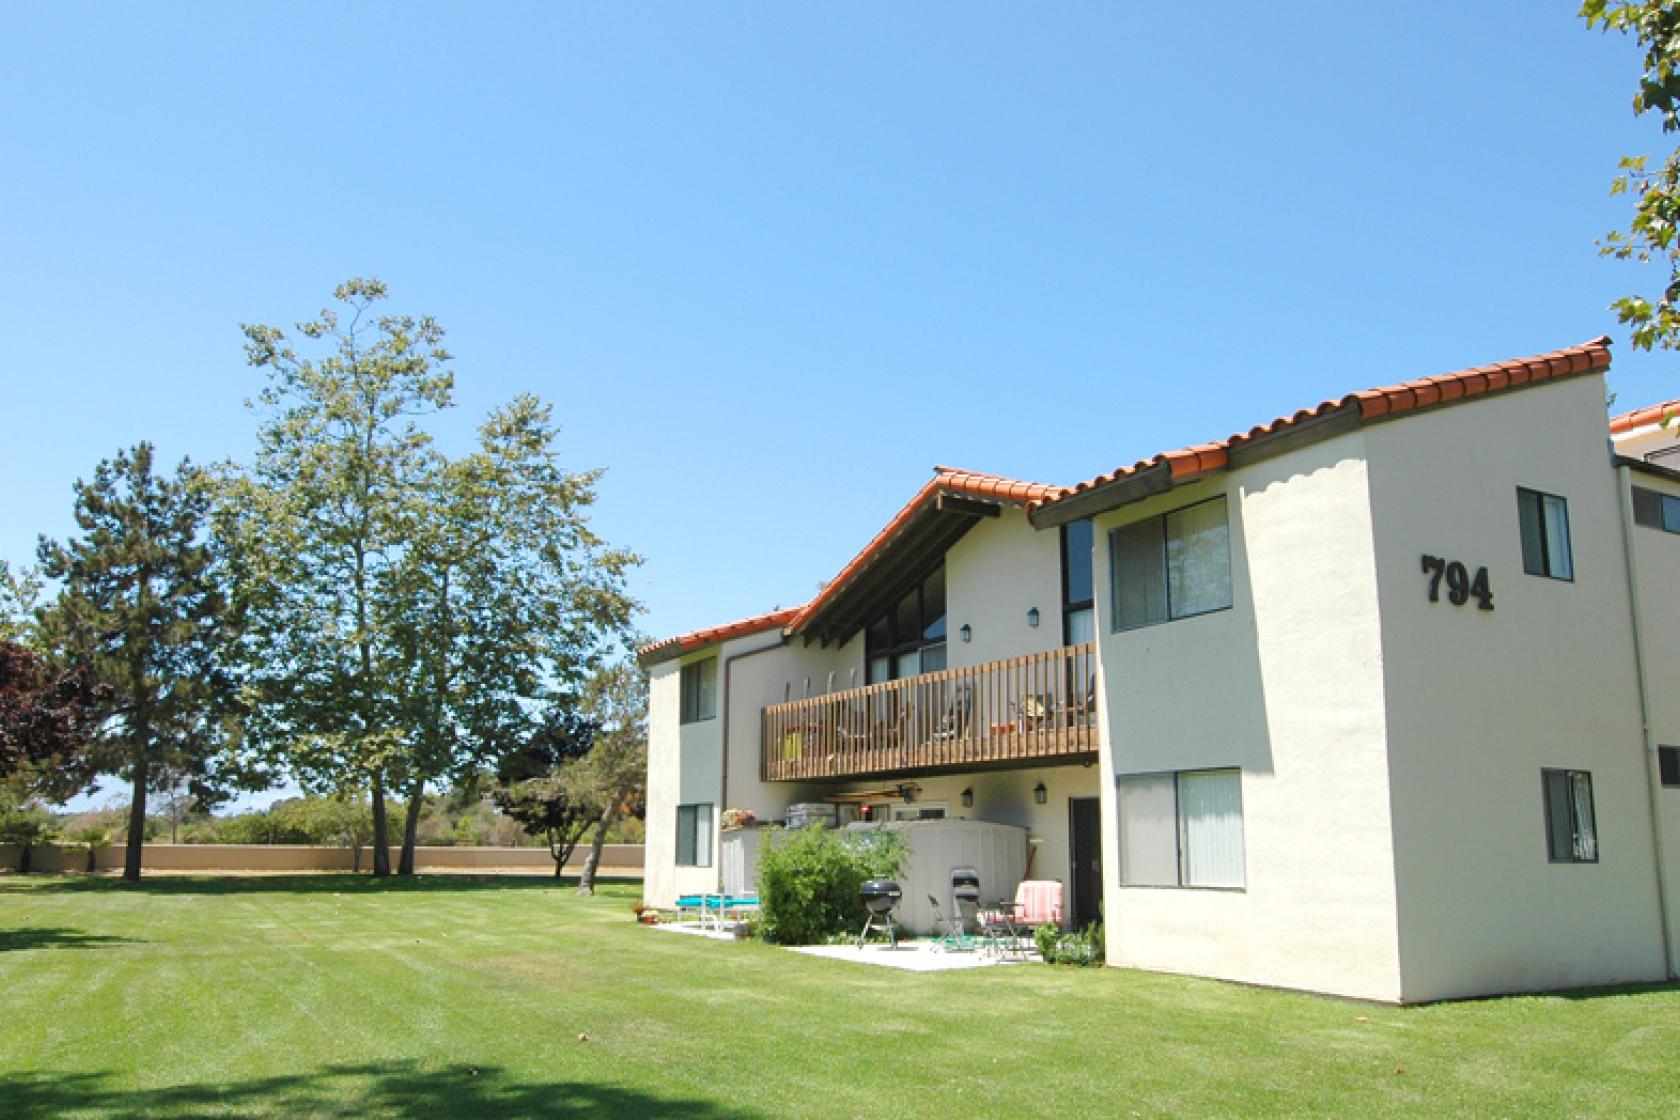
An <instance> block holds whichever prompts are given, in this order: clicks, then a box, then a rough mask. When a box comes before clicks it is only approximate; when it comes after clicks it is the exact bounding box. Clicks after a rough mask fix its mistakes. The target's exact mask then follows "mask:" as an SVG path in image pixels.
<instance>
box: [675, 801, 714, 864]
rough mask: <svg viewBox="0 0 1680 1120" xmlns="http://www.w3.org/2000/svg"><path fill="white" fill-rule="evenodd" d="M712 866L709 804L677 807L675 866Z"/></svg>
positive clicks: (710, 810) (710, 811)
mask: <svg viewBox="0 0 1680 1120" xmlns="http://www.w3.org/2000/svg"><path fill="white" fill-rule="evenodd" d="M711 865H712V807H711V805H710V804H709V803H702V804H699V805H678V806H677V866H678V867H710V866H711Z"/></svg>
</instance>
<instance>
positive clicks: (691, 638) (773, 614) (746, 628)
mask: <svg viewBox="0 0 1680 1120" xmlns="http://www.w3.org/2000/svg"><path fill="white" fill-rule="evenodd" d="M798 613H799V608H798V607H784V608H782V609H781V610H775V611H770V612H768V613H766V614H755V615H753V616H752V617H751V618H743V619H741V620H740V621H738V622H726V623H724V624H723V625H722V626H708V627H706V628H705V629H704V630H693V631H690V632H689V633H687V634H678V635H677V636H676V637H674V638H664V639H661V640H660V641H657V642H649V643H648V644H647V645H645V646H643V647H642V648H641V649H639V650H637V651H636V656H637V658H639V659H640V660H642V661H643V662H644V663H648V662H650V661H665V660H668V659H669V658H672V657H676V656H678V655H680V654H684V653H687V652H688V651H689V650H694V649H699V648H700V647H701V646H704V645H709V644H711V643H712V642H721V641H724V640H726V639H728V638H741V637H745V636H746V635H748V634H758V633H762V632H763V631H765V630H775V629H777V628H779V627H782V626H786V625H787V623H788V620H789V619H791V618H792V617H793V616H794V615H796V614H798Z"/></svg>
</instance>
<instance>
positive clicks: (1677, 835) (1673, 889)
mask: <svg viewBox="0 0 1680 1120" xmlns="http://www.w3.org/2000/svg"><path fill="white" fill-rule="evenodd" d="M1632 484H1633V485H1635V486H1642V487H1644V488H1646V489H1648V490H1656V491H1658V492H1660V493H1664V494H1671V495H1673V496H1675V497H1680V482H1670V481H1668V480H1666V479H1658V478H1653V477H1651V476H1650V475H1644V474H1633V475H1632ZM1633 550H1634V557H1635V559H1636V560H1637V562H1638V566H1639V574H1638V578H1639V609H1640V616H1641V621H1642V624H1643V628H1642V634H1641V638H1642V640H1643V641H1644V644H1645V665H1646V674H1647V679H1648V681H1649V699H1650V704H1651V731H1652V736H1651V738H1652V741H1653V743H1654V745H1658V746H1669V747H1680V688H1675V687H1673V686H1672V682H1674V680H1675V679H1676V676H1677V674H1680V596H1676V595H1675V589H1676V588H1680V534H1677V533H1669V532H1664V531H1661V530H1657V529H1647V528H1643V527H1640V526H1635V527H1634V529H1633ZM1647 761H1648V765H1650V766H1652V767H1654V765H1655V763H1654V761H1652V760H1647ZM1656 802H1657V812H1658V814H1659V820H1660V821H1661V827H1662V829H1663V840H1664V844H1665V845H1666V857H1667V864H1668V866H1667V878H1666V884H1665V885H1666V889H1667V892H1668V900H1669V910H1670V913H1669V939H1670V944H1669V951H1670V953H1671V955H1672V957H1673V958H1680V915H1677V914H1676V911H1680V789H1673V788H1667V789H1665V788H1662V787H1661V786H1660V785H1658V786H1657V789H1656ZM1674 963H1675V964H1680V960H1674Z"/></svg>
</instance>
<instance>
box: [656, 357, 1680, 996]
mask: <svg viewBox="0 0 1680 1120" xmlns="http://www.w3.org/2000/svg"><path fill="white" fill-rule="evenodd" d="M1609 362H1610V353H1609V349H1608V343H1607V341H1606V340H1603V339H1600V340H1597V341H1594V342H1591V343H1587V344H1585V345H1582V346H1578V347H1572V348H1569V349H1566V350H1560V351H1556V352H1553V353H1550V354H1544V355H1540V356H1537V357H1534V358H1527V359H1521V360H1518V361H1513V362H1504V363H1500V364H1498V365H1493V366H1484V367H1479V368H1476V369H1472V370H1465V371H1461V372H1457V373H1452V374H1446V375H1441V376H1436V377H1430V378H1425V379H1422V380H1419V381H1411V382H1406V383H1404V384H1401V385H1394V386H1388V387H1385V388H1382V389H1376V390H1371V391H1368V392H1363V393H1354V394H1351V395H1349V396H1346V397H1343V398H1339V399H1336V400H1331V401H1326V402H1324V403H1322V404H1320V405H1319V406H1317V407H1316V408H1313V409H1310V410H1305V411H1302V412H1298V413H1295V414H1294V415H1292V416H1288V417H1284V418H1281V419H1278V420H1275V421H1273V422H1271V423H1269V424H1266V425H1263V426H1261V427H1256V428H1254V429H1252V430H1250V431H1248V432H1245V433H1241V434H1238V435H1235V436H1231V437H1229V438H1227V439H1224V440H1218V441H1215V442H1210V443H1207V444H1202V445H1199V446H1196V447H1191V448H1186V449H1182V450H1179V451H1173V452H1167V453H1163V454H1159V455H1156V456H1153V457H1151V458H1148V459H1144V460H1141V461H1139V462H1137V463H1135V464H1134V465H1132V466H1129V467H1124V468H1121V469H1119V470H1116V471H1113V472H1111V473H1109V474H1106V475H1102V476H1099V477H1098V478H1095V479H1092V480H1090V481H1088V482H1084V483H1080V484H1079V485H1077V486H1073V487H1053V486H1044V485H1037V484H1028V483H1020V482H1013V481H1010V480H1006V479H1000V478H997V477H995V476H990V475H980V474H974V473H969V472H961V471H953V470H946V469H941V470H938V471H936V473H935V476H934V478H933V479H932V480H931V481H930V482H928V484H927V485H926V486H924V487H923V488H922V490H921V491H919V492H918V493H917V494H916V496H915V497H914V498H913V499H912V500H911V502H910V503H909V504H908V505H907V506H906V507H905V509H904V510H903V511H901V512H900V513H899V515H898V516H897V517H895V518H894V519H893V520H892V522H890V523H889V524H888V525H887V526H886V527H885V528H884V529H883V530H882V531H881V533H880V534H878V535H877V536H876V538H875V539H874V540H872V541H871V542H869V543H868V545H866V546H865V548H864V549H863V550H862V551H861V552H860V553H859V554H858V556H857V557H856V558H855V559H854V560H853V561H852V562H851V563H850V564H848V565H847V566H846V568H845V569H843V570H842V571H841V572H840V573H839V575H837V576H836V577H835V578H834V579H833V580H832V581H830V582H829V583H828V584H827V585H826V586H825V588H824V590H823V592H822V594H821V595H819V596H818V598H817V599H815V600H813V601H812V602H811V603H809V604H806V605H805V606H803V607H800V608H796V609H793V610H788V611H781V612H777V613H774V614H771V615H766V616H761V617H759V618H756V619H749V620H745V621H743V622H739V623H733V624H730V625H727V626H721V627H717V628H714V629H710V630H704V631H699V632H696V633H694V634H689V635H684V636H682V637H680V638H673V639H670V640H668V641H665V642H661V643H658V644H656V645H654V646H650V647H648V648H647V649H645V650H644V651H642V659H643V661H644V664H646V665H647V666H648V668H649V672H650V674H651V678H652V683H651V691H650V697H651V701H650V703H651V711H650V729H651V739H650V761H649V771H650V773H649V778H650V785H649V799H648V830H647V876H648V878H647V892H648V898H649V901H650V902H651V903H653V904H656V905H670V904H671V903H672V902H673V901H674V899H675V897H676V896H677V895H678V894H681V893H689V892H695V891H706V890H716V889H717V888H718V886H719V870H718V863H719V861H718V859H717V858H716V854H717V852H718V840H719V837H718V834H717V830H718V819H719V814H720V812H721V811H722V810H723V809H725V808H743V809H749V810H752V811H753V812H754V813H756V814H757V815H758V816H759V817H760V818H764V819H779V818H781V817H782V816H784V815H785V814H786V812H787V808H788V806H790V805H794V804H797V803H805V802H813V801H820V800H822V799H824V798H828V799H830V800H833V801H840V802H842V803H844V804H845V805H846V806H847V808H846V809H844V810H843V811H844V812H846V813H848V814H852V813H855V812H858V811H859V810H856V809H853V808H852V806H856V805H861V804H868V805H870V810H869V811H870V814H871V815H872V816H875V817H883V816H920V815H923V814H927V815H949V816H963V817H969V818H971V819H974V820H985V821H997V822H1001V823H1004V824H1013V825H1019V826H1021V827H1023V828H1025V829H1026V830H1027V833H1026V835H1027V836H1028V838H1029V842H1030V843H1031V851H1030V859H1031V864H1030V874H1031V875H1032V876H1033V877H1038V878H1058V879H1062V880H1063V882H1064V883H1065V884H1066V887H1067V890H1068V894H1069V905H1068V914H1069V919H1070V921H1073V922H1080V923H1082V922H1084V921H1085V920H1088V919H1089V918H1091V917H1093V916H1094V915H1095V914H1096V913H1097V912H1098V907H1099V905H1100V907H1101V912H1102V913H1103V914H1104V916H1105V918H1106V930H1107V938H1108V943H1107V953H1108V959H1109V961H1110V963H1112V964H1116V965H1125V966H1131V967H1138V968H1148V969H1160V970H1167V971H1173V972H1184V973H1192V974H1196V975H1203V976H1212V977H1220V978H1226V979H1231V980H1239V981H1245V982H1251V983H1258V984H1267V985H1277V986H1282V987H1291V988H1301V989H1306V990H1312V991H1320V992H1328V993H1336V994H1341V995H1348V996H1357V997H1363V998H1370V999H1377V1000H1388V1001H1406V1002H1414V1001H1424V1000H1433V999H1443V998H1452V997H1458V996H1471V995H1480V994H1488V993H1497V992H1512V991H1525V990H1540V989H1551V988H1565V987H1573V986H1582V985H1593V984H1604V983H1612V982H1620V981H1636V980H1661V979H1664V978H1668V977H1673V976H1675V975H1676V972H1677V946H1680V923H1677V921H1676V915H1675V911H1676V906H1677V903H1680V750H1677V749H1676V748H1677V747H1680V690H1675V689H1671V688H1669V687H1667V686H1668V682H1669V681H1670V679H1671V678H1672V677H1673V676H1674V674H1675V673H1676V671H1680V598H1677V597H1676V596H1675V594H1674V590H1675V588H1676V587H1680V472H1677V471H1675V470H1673V469H1671V468H1670V467H1668V466H1665V465H1664V463H1665V461H1672V462H1674V464H1675V465H1676V466H1680V453H1676V457H1675V458H1674V459H1672V460H1669V459H1668V456H1669V454H1670V453H1671V451H1675V450H1676V449H1675V445H1676V443H1677V442H1680V441H1677V440H1676V438H1675V437H1674V435H1673V434H1672V433H1671V432H1670V430H1669V429H1668V428H1666V427H1665V426H1664V423H1663V421H1664V419H1665V417H1666V415H1667V413H1668V412H1669V411H1670V410H1675V406H1673V405H1672V404H1671V405H1661V406H1653V407H1652V408H1649V409H1643V410H1640V411H1639V412H1635V413H1630V414H1626V415H1624V416H1619V417H1616V418H1615V419H1613V420H1611V421H1610V422H1609V427H1608V430H1607V427H1606V415H1605V413H1606V409H1605V398H1606V389H1605V383H1604V372H1605V370H1606V369H1607V368H1608V366H1609ZM906 794H907V795H908V797H909V799H908V800H907V799H906V797H905V796H904V795H906Z"/></svg>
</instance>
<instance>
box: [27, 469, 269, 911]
mask: <svg viewBox="0 0 1680 1120" xmlns="http://www.w3.org/2000/svg"><path fill="white" fill-rule="evenodd" d="M200 481H201V480H200V478H199V476H198V473H197V472H196V470H195V469H194V468H193V467H192V466H191V465H190V464H188V463H185V462H183V463H182V464H181V466H180V467H179V468H178V470H177V471H176V473H175V475H174V477H163V476H160V475H158V474H156V473H155V472H154V470H153V451H152V446H151V445H150V444H149V443H141V444H139V445H138V446H136V447H135V448H133V449H132V450H130V451H124V452H122V453H120V454H118V455H117V457H116V458H115V459H112V460H107V461H105V462H103V463H100V464H99V467H98V469H97V470H95V471H94V475H93V479H92V481H91V482H83V481H78V482H77V483H76V508H75V518H76V527H77V529H78V530H79V534H78V535H77V536H76V537H73V538H72V539H71V540H69V541H68V542H67V543H64V544H59V543H57V542H54V541H50V540H47V539H45V538H43V539H42V540H41V544H40V548H39V555H40V561H41V568H42V571H43V572H44V573H45V574H46V575H47V576H48V577H49V578H51V579H53V580H57V581H58V582H59V583H60V585H61V590H60V593H59V597H58V599H57V601H56V602H54V603H53V604H52V606H51V607H49V608H48V609H47V610H46V611H45V612H44V614H43V616H42V622H41V633H42V639H43V641H44V642H45V643H46V644H48V645H49V646H50V647H51V648H52V649H53V650H54V651H55V652H56V654H57V656H58V658H59V659H61V660H62V661H64V662H66V663H68V664H69V665H70V666H72V667H74V668H75V669H77V670H80V671H82V672H85V673H86V674H87V675H88V676H89V677H91V678H92V680H93V681H94V682H96V683H97V685H98V686H99V688H100V699H99V714H100V716H101V717H102V719H101V720H100V721H99V723H98V725H97V727H96V728H95V729H94V730H93V731H92V733H91V734H90V735H89V737H88V741H87V744H86V746H85V748H84V749H85V751H86V752H87V759H86V761H87V763H88V764H89V765H90V766H91V767H92V768H93V769H96V770H97V771H99V772H101V773H112V774H117V775H119V776H121V777H122V778H123V779H125V780H126V781H127V782H128V783H129V784H130V786H131V788H132V790H133V793H132V798H131V801H130V805H129V827H128V851H127V854H126V857H125V859H124V863H123V878H125V879H128V880H130V881H134V880H138V879H139V878H140V858H141V845H142V844H143V843H144V841H145V835H146V795H147V793H148V792H150V791H152V790H153V789H155V788H157V787H158V783H159V782H161V781H163V780H164V779H165V776H166V775H169V776H170V777H169V780H171V781H173V780H176V778H177V777H179V776H184V777H185V778H186V781H187V784H188V786H189V788H190V789H191V790H192V793H193V795H194V796H195V797H197V798H198V799H199V800H200V801H201V802H204V803H213V802H214V801H215V800H217V799H219V798H220V797H222V796H225V794H226V793H227V792H228V791H229V790H230V789H231V788H233V787H235V786H238V785H243V784H247V782H248V781H249V780H250V779H251V778H252V777H253V775H252V773H251V772H250V771H249V770H248V769H247V768H246V767H245V766H244V765H243V762H242V759H240V757H239V755H238V753H237V744H238V730H237V729H238V720H237V718H236V717H237V713H236V711H235V698H236V689H235V681H234V679H233V677H232V676H231V674H230V673H229V662H228V659H227V656H226V654H227V653H228V651H229V649H230V641H231V639H232V637H233V632H234V623H233V618H232V615H231V613H230V610H229V606H228V599H227V596H226V595H225V594H224V593H223V591H222V587H221V579H220V573H219V571H218V565H217V562H216V554H215V552H214V550H213V548H212V547H211V544H210V543H209V541H208V540H207V539H206V536H205V526H206V510H207V501H206V497H205V490H204V487H203V486H202V485H200Z"/></svg>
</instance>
